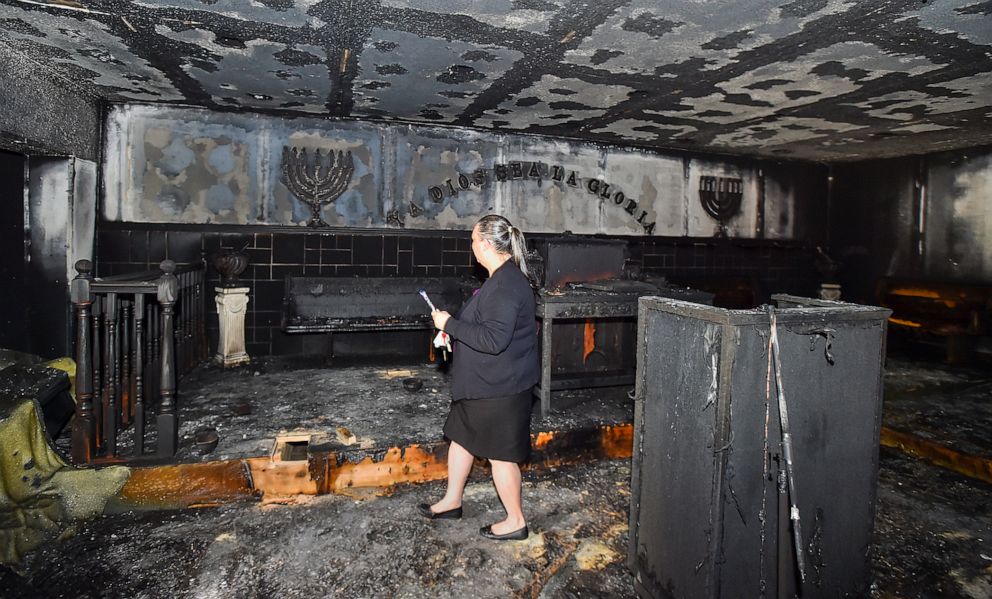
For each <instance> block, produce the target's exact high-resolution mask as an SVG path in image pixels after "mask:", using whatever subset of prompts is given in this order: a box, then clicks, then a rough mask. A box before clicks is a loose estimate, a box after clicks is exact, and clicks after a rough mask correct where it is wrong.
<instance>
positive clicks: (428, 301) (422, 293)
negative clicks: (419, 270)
mask: <svg viewBox="0 0 992 599" xmlns="http://www.w3.org/2000/svg"><path fill="white" fill-rule="evenodd" d="M418 293H420V297H422V298H424V301H425V302H427V305H428V306H430V307H431V312H434V311H435V310H437V308H435V307H434V303H433V302H432V301H431V298H429V297H427V292H426V291H424V290H423V289H421V290H420V291H419V292H418Z"/></svg>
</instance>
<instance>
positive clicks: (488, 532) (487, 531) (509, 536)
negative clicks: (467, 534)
mask: <svg viewBox="0 0 992 599" xmlns="http://www.w3.org/2000/svg"><path fill="white" fill-rule="evenodd" d="M479 534H480V535H482V536H484V537H486V538H487V539H492V540H494V541H522V540H524V539H526V538H527V536H528V535H530V532H529V531H528V530H527V527H526V526H524V527H523V528H518V529H517V530H514V531H513V532H507V533H503V534H501V535H498V534H496V533H494V532H493V526H492V524H490V525H489V526H483V527H482V528H480V529H479Z"/></svg>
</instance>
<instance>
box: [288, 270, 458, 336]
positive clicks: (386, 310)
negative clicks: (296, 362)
mask: <svg viewBox="0 0 992 599" xmlns="http://www.w3.org/2000/svg"><path fill="white" fill-rule="evenodd" d="M421 289H423V290H424V291H426V292H427V295H428V296H430V298H431V300H432V301H433V302H434V304H435V305H436V306H437V307H438V308H439V309H442V310H449V311H454V310H455V309H457V307H458V306H460V305H461V303H462V299H463V297H464V294H465V292H466V290H467V286H466V284H465V283H463V282H462V281H461V280H460V279H457V278H445V277H433V278H424V277H364V278H355V277H296V276H287V277H286V288H285V294H284V295H283V313H282V330H283V331H285V332H287V333H353V332H362V331H413V330H430V329H433V328H434V323H433V321H432V320H431V314H430V308H428V306H427V304H426V303H425V302H424V300H423V298H421V297H420V295H419V294H418V291H419V290H421Z"/></svg>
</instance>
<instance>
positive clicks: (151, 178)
mask: <svg viewBox="0 0 992 599" xmlns="http://www.w3.org/2000/svg"><path fill="white" fill-rule="evenodd" d="M291 147H296V148H306V149H308V151H310V152H311V154H312V153H313V152H314V151H315V150H317V149H320V150H322V151H324V152H326V151H328V150H334V151H336V150H343V151H346V152H351V155H352V157H353V162H354V173H353V175H352V177H351V180H350V182H349V184H348V185H347V187H346V189H345V190H344V192H343V193H342V194H341V195H340V197H338V198H337V199H336V200H335V201H334V202H333V204H331V205H329V206H327V207H326V208H325V209H324V210H323V218H324V219H325V220H326V221H327V222H328V223H329V224H330V225H332V226H335V227H358V228H393V229H399V228H406V229H421V230H438V229H440V230H467V229H470V228H471V226H472V224H473V223H474V222H475V221H476V220H477V219H478V217H479V216H481V215H483V214H486V213H489V212H498V213H501V214H504V215H506V216H507V217H509V218H510V219H511V220H513V221H514V222H515V223H516V224H518V225H519V226H520V227H521V228H522V229H523V230H524V231H529V232H542V233H560V232H563V231H566V230H567V231H572V232H573V233H577V234H607V235H645V234H648V235H658V236H676V237H683V236H691V237H711V236H714V235H726V236H729V237H734V238H765V239H804V240H808V239H815V238H818V233H819V232H820V231H819V227H820V224H821V223H822V216H823V214H824V210H825V208H824V206H823V204H822V202H819V201H818V198H817V194H818V190H819V188H821V187H822V186H823V174H822V173H821V172H820V171H819V169H816V168H815V167H799V166H796V167H791V166H790V167H783V166H781V165H778V164H775V163H772V162H767V163H766V162H756V161H745V160H724V159H718V158H707V157H695V156H694V157H688V156H679V155H664V154H658V153H654V152H644V151H638V150H629V149H622V148H616V147H610V146H600V145H596V144H591V143H579V142H574V141H566V140H556V139H552V138H544V137H534V136H523V135H512V134H494V133H489V132H478V131H471V130H468V129H457V128H439V127H420V126H397V125H387V124H380V123H368V122H356V121H326V120H315V119H280V118H275V117H269V116H261V115H247V114H231V113H218V112H210V111H203V110H195V109H180V108H163V107H156V106H146V105H126V106H117V107H114V108H113V109H112V110H111V112H110V114H109V117H108V125H107V152H106V160H105V163H104V165H105V169H104V179H105V192H106V193H105V199H104V210H103V214H104V218H105V219H106V220H108V221H116V222H132V223H175V224H179V223H183V224H190V223H197V224H234V225H256V224H257V225H302V224H305V223H306V221H307V220H308V219H309V217H310V212H309V209H308V208H307V206H306V205H305V204H304V203H302V202H300V201H299V200H297V199H296V196H295V195H294V194H293V193H292V192H291V191H290V189H289V188H288V186H287V185H286V184H285V182H284V181H283V178H282V176H281V173H282V171H281V166H282V162H283V152H284V149H285V148H291ZM503 169H505V170H503ZM702 177H722V178H725V179H737V180H739V181H740V185H741V195H742V199H741V204H740V209H739V211H737V213H736V214H734V215H733V216H731V217H729V218H727V219H725V221H724V222H723V223H721V222H719V221H717V220H716V219H714V218H713V217H711V216H710V215H709V214H707V213H706V211H705V210H704V208H703V206H702V205H701V203H700V201H699V191H698V190H699V188H700V179H701V178H702ZM504 178H505V180H501V179H504ZM556 179H558V180H556Z"/></svg>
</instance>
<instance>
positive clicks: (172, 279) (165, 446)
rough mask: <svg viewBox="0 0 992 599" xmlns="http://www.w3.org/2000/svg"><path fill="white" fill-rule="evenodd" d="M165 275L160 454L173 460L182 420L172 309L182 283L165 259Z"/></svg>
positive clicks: (160, 288)
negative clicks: (176, 395)
mask: <svg viewBox="0 0 992 599" xmlns="http://www.w3.org/2000/svg"><path fill="white" fill-rule="evenodd" d="M161 268H162V276H161V277H159V279H158V303H159V305H160V306H161V307H162V311H161V320H162V327H161V331H160V340H161V341H160V345H161V347H162V353H161V369H160V370H161V373H162V378H161V386H162V404H161V406H160V407H159V414H158V455H159V457H172V456H173V455H175V454H176V449H177V446H178V445H179V419H178V418H177V415H176V397H175V394H176V371H175V369H176V364H175V348H174V347H173V345H174V343H175V337H174V329H173V322H172V319H173V308H174V306H175V303H176V297H177V295H178V292H179V282H178V281H177V280H176V276H175V275H174V274H173V273H174V272H176V263H175V262H173V261H172V260H164V261H163V262H162V264H161Z"/></svg>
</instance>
